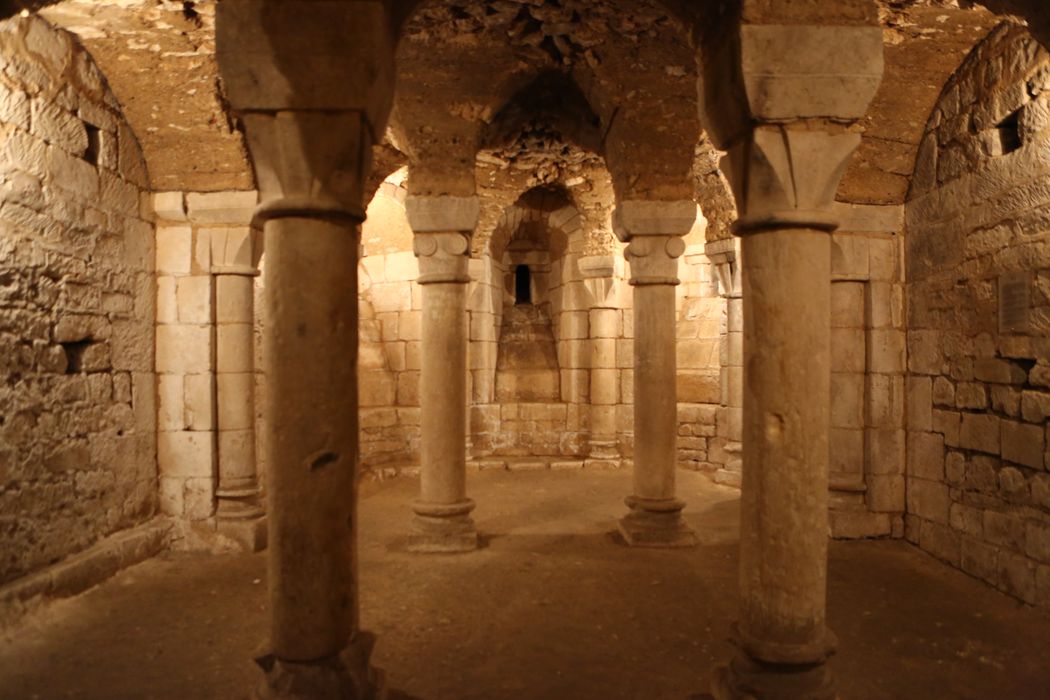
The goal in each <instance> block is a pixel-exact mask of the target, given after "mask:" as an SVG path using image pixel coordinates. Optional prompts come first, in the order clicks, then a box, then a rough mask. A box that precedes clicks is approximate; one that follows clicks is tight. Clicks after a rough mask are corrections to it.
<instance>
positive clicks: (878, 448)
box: [866, 428, 906, 474]
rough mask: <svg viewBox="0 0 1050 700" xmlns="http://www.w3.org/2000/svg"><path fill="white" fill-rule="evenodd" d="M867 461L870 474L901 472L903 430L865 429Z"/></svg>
mask: <svg viewBox="0 0 1050 700" xmlns="http://www.w3.org/2000/svg"><path fill="white" fill-rule="evenodd" d="M866 435H867V444H868V449H869V455H868V463H869V465H870V467H869V468H870V470H871V473H872V474H903V473H904V468H905V454H906V450H905V433H904V431H903V430H895V429H886V428H872V429H869V430H867V431H866Z"/></svg>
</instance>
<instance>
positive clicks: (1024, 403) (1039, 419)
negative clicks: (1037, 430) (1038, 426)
mask: <svg viewBox="0 0 1050 700" xmlns="http://www.w3.org/2000/svg"><path fill="white" fill-rule="evenodd" d="M1021 416H1022V417H1023V418H1024V419H1025V420H1026V421H1028V422H1029V423H1043V422H1045V421H1046V419H1047V418H1050V392H1046V391H1034V390H1031V391H1030V390H1027V389H1026V390H1024V391H1022V392H1021Z"/></svg>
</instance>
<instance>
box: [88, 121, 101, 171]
mask: <svg viewBox="0 0 1050 700" xmlns="http://www.w3.org/2000/svg"><path fill="white" fill-rule="evenodd" d="M84 130H85V131H87V148H86V149H85V150H84V160H85V161H87V162H88V163H90V164H91V165H98V157H99V153H100V151H101V150H102V135H101V133H99V128H98V127H97V126H95V125H94V124H88V123H87V122H84Z"/></svg>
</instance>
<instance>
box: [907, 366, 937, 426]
mask: <svg viewBox="0 0 1050 700" xmlns="http://www.w3.org/2000/svg"><path fill="white" fill-rule="evenodd" d="M907 416H908V430H920V431H921V430H925V431H929V430H932V429H933V382H932V381H931V380H930V378H929V377H908V411H907Z"/></svg>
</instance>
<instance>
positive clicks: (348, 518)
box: [216, 0, 393, 700]
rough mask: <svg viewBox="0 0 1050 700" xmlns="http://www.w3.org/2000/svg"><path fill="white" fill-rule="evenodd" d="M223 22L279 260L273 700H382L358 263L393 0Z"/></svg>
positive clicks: (275, 275) (270, 463)
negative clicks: (365, 592) (362, 460)
mask: <svg viewBox="0 0 1050 700" xmlns="http://www.w3.org/2000/svg"><path fill="white" fill-rule="evenodd" d="M216 12H217V15H216V51H217V58H218V60H219V67H220V72H221V75H222V78H223V80H224V83H225V85H226V90H227V95H228V98H229V101H230V104H231V106H232V107H233V109H234V110H235V111H236V112H237V113H238V115H239V116H240V118H241V120H242V122H243V124H244V130H245V135H246V140H247V146H248V150H249V153H250V155H251V159H252V164H253V167H254V170H255V174H256V179H257V181H258V183H259V189H260V194H261V200H262V204H261V205H260V206H259V208H258V210H257V211H256V214H255V222H254V223H255V225H256V226H261V227H262V228H263V234H264V237H265V244H264V248H265V251H266V261H265V275H266V284H265V293H264V296H263V307H264V308H263V313H262V316H263V344H264V353H263V355H264V358H265V360H264V362H265V365H264V368H263V369H264V373H265V376H266V380H267V396H266V403H265V404H264V415H265V421H264V433H263V435H262V437H263V441H262V445H263V450H264V451H265V453H266V459H265V462H266V464H267V468H268V470H269V471H268V474H267V517H268V519H269V535H268V536H269V574H268V581H269V588H270V605H269V608H270V640H269V650H268V652H267V653H264V654H263V655H262V656H261V657H260V658H258V659H257V661H258V663H259V665H260V666H261V667H262V668H263V669H264V671H265V674H266V675H265V679H264V681H263V682H262V683H261V684H260V687H259V689H258V691H257V697H261V698H273V699H281V700H284V699H289V700H290V699H292V698H326V699H327V698H332V699H335V698H351V699H355V700H356V699H359V698H373V697H377V696H379V695H381V690H382V679H381V676H380V675H379V674H378V673H377V672H376V671H375V670H374V669H372V668H371V667H370V665H369V656H370V654H371V648H372V645H373V643H374V639H373V637H372V636H371V635H370V634H368V633H365V632H362V631H361V630H360V629H359V626H358V619H359V618H358V599H357V489H356V483H357V462H358V420H357V418H358V416H357V409H358V402H357V371H356V367H357V362H356V360H357V321H358V319H357V304H358V290H357V262H358V257H359V247H360V243H359V230H358V227H359V224H360V222H361V221H363V220H364V215H365V213H364V205H363V201H362V200H363V191H364V185H365V180H366V178H367V175H368V170H369V167H370V153H371V149H372V144H373V143H375V142H376V140H377V139H381V138H382V135H383V130H384V128H385V124H386V119H387V115H388V114H389V110H390V102H391V98H392V94H393V79H392V73H393V47H392V46H391V45H390V42H391V37H392V32H391V31H390V28H389V26H388V23H387V17H386V10H385V7H384V5H383V3H381V2H379V1H378V0H376V1H374V2H371V1H367V0H360V1H358V2H352V3H338V2H309V3H298V2H296V3H288V2H268V1H266V0H240V1H239V2H230V3H221V4H220V5H219V6H218V8H217V10H216ZM304 36H308V37H311V38H312V39H314V40H313V41H310V42H307V43H304V42H303V41H302V37H304Z"/></svg>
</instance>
